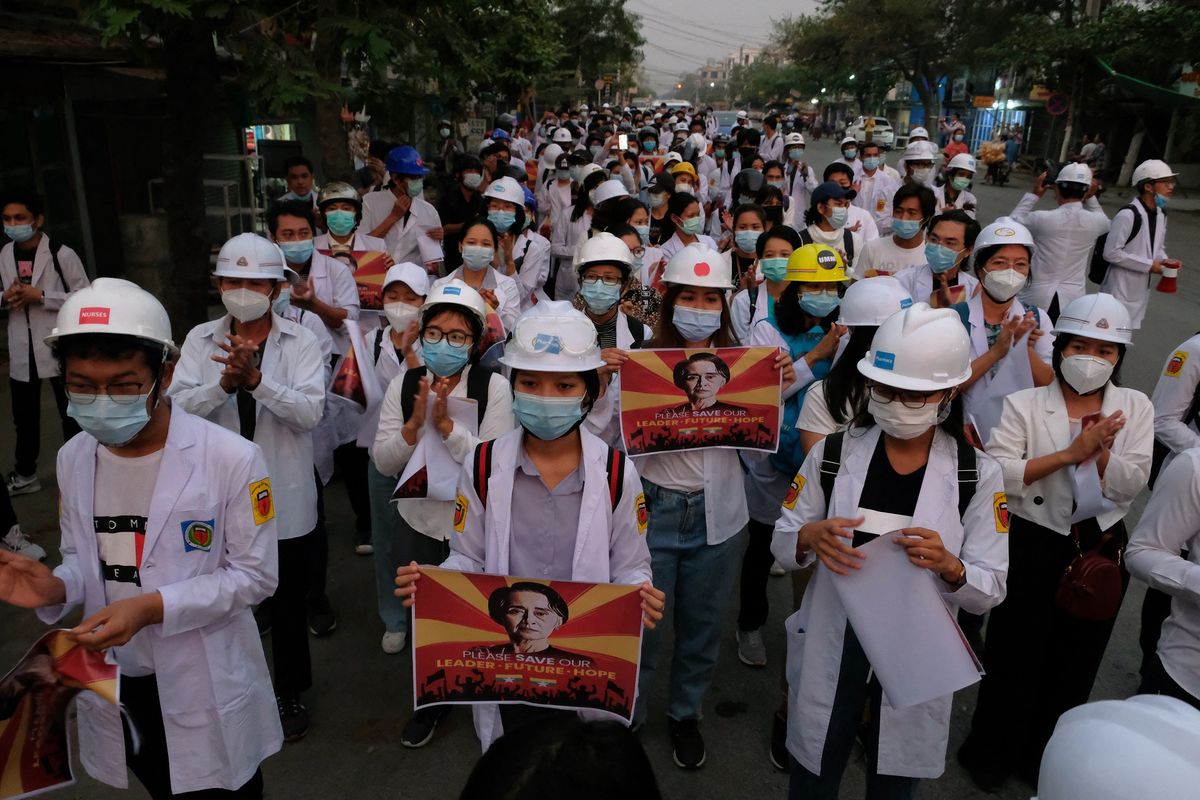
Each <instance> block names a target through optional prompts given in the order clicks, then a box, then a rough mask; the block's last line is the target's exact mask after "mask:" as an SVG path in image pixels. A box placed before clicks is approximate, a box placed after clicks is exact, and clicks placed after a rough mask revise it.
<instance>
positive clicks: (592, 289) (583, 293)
mask: <svg viewBox="0 0 1200 800" xmlns="http://www.w3.org/2000/svg"><path fill="white" fill-rule="evenodd" d="M579 296H580V297H582V298H583V302H585V303H587V307H588V310H589V311H591V312H592V313H593V314H603V313H604V312H606V311H608V310H609V309H610V308H612V307H613V306H614V305H616V303H617V300H619V299H621V284H617V285H616V286H609V285H608V284H606V283H605V282H604V281H601V280H597V279H595V278H590V279H588V280H585V281H584V282H583V284H582V285H581V286H580V287H579Z"/></svg>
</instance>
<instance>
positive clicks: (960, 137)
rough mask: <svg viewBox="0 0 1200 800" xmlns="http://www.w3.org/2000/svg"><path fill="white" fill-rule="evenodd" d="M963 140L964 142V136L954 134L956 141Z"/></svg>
mask: <svg viewBox="0 0 1200 800" xmlns="http://www.w3.org/2000/svg"><path fill="white" fill-rule="evenodd" d="M962 140H963V135H962V134H961V133H956V134H954V141H956V142H961V141H962Z"/></svg>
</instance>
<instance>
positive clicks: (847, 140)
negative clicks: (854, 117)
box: [841, 136, 858, 147]
mask: <svg viewBox="0 0 1200 800" xmlns="http://www.w3.org/2000/svg"><path fill="white" fill-rule="evenodd" d="M848 144H858V139H855V138H854V137H853V136H844V137H842V144H841V146H842V147H845V146H846V145H848Z"/></svg>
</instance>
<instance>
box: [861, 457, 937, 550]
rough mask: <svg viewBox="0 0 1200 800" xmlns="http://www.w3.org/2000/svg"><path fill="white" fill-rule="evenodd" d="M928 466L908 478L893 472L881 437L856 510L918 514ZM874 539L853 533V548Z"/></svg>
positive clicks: (904, 514) (870, 536)
mask: <svg viewBox="0 0 1200 800" xmlns="http://www.w3.org/2000/svg"><path fill="white" fill-rule="evenodd" d="M927 466H928V464H926V465H925V466H922V467H921V468H920V469H918V470H915V471H914V472H910V473H909V474H907V475H901V474H900V473H899V472H896V470H895V468H894V467H892V462H890V461H888V457H887V451H886V450H885V449H884V446H883V436H882V435H881V436H880V437H879V443H878V444H877V445H875V452H874V454H872V456H871V464H870V466H868V467H867V477H866V479H865V480H864V481H863V490H862V497H861V498H860V499H859V501H858V504H859V506H860V507H862V508H869V509H871V510H872V511H879V512H882V513H885V514H897V515H899V516H902V517H911V516H912V515H913V512H914V511H916V510H917V497H918V496H919V495H920V494H921V484H922V483H924V481H925V468H926V467H927ZM874 538H876V534H873V533H864V532H862V531H855V532H854V546H855V547H861V546H862V545H864V544H866V543H867V542H869V541H871V540H872V539H874Z"/></svg>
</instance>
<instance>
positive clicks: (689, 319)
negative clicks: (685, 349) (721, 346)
mask: <svg viewBox="0 0 1200 800" xmlns="http://www.w3.org/2000/svg"><path fill="white" fill-rule="evenodd" d="M671 324H673V325H674V326H675V330H676V331H678V332H679V335H680V336H682V337H683V339H684V341H687V342H707V341H708V340H709V339H710V338H711V337H712V335H713V334H714V333H716V332H717V331H718V330H720V329H721V312H720V311H719V310H715V309H714V310H711V311H710V310H707V309H700V308H689V307H688V306H675V314H674V316H673V317H672V319H671Z"/></svg>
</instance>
